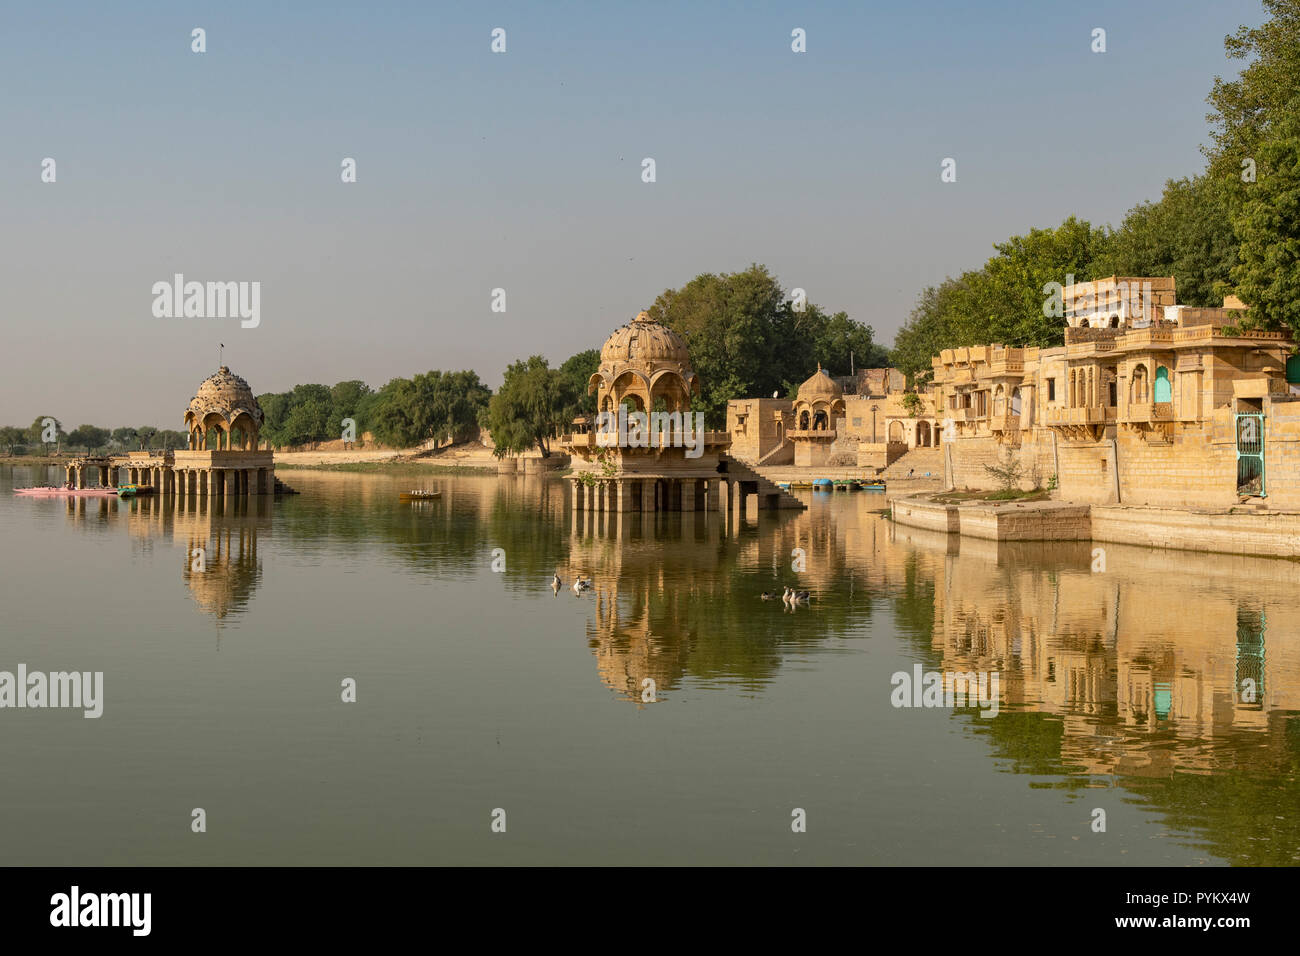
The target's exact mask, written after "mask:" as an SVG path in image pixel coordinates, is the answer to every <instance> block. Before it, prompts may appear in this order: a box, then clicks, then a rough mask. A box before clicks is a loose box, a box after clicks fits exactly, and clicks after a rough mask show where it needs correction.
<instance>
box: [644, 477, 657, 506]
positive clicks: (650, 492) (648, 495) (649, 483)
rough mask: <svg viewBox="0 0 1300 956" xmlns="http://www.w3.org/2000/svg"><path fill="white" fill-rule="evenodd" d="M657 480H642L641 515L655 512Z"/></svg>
mask: <svg viewBox="0 0 1300 956" xmlns="http://www.w3.org/2000/svg"><path fill="white" fill-rule="evenodd" d="M655 484H656V482H655V480H654V479H653V478H642V479H641V513H642V514H652V513H653V512H654V510H655Z"/></svg>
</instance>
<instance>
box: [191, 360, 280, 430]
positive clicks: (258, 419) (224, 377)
mask: <svg viewBox="0 0 1300 956" xmlns="http://www.w3.org/2000/svg"><path fill="white" fill-rule="evenodd" d="M214 413H215V414H217V415H220V416H221V417H222V418H224V419H225V420H226V421H227V422H233V421H234V420H235V418H236V417H238V416H239V415H244V414H246V415H248V417H249V418H251V419H252V420H253V421H254V422H255V423H256V424H257V426H258V428H261V426H262V406H261V405H259V404H258V403H257V398H256V397H255V396H254V395H253V390H252V389H251V388H249V387H248V383H247V382H245V381H244V380H243V379H242V378H240V377H239V376H238V375H236V374H235V373H234V372H232V371H230V369H229V367H227V366H225V365H223V366H221V368H219V369H217V373H216V374H215V375H210V376H209V377H208V378H206V379H204V380H203V384H201V385H200V386H199V390H198V391H197V392H195V393H194V397H193V398H192V399H190V407H189V408H188V409H186V412H185V419H186V421H197V422H202V421H203V420H204V419H206V418H207V416H209V415H211V414H214Z"/></svg>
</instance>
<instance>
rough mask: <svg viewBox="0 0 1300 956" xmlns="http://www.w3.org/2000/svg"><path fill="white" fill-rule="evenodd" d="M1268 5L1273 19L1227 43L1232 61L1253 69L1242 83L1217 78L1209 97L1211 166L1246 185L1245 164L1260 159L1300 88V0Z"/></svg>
mask: <svg viewBox="0 0 1300 956" xmlns="http://www.w3.org/2000/svg"><path fill="white" fill-rule="evenodd" d="M1263 4H1264V9H1265V10H1266V11H1267V12H1268V14H1269V19H1268V20H1265V21H1264V22H1263V23H1262V24H1260V25H1259V26H1257V27H1246V26H1241V27H1239V28H1238V29H1237V32H1236V33H1235V34H1234V35H1232V36H1228V37H1225V38H1224V41H1223V45H1224V49H1225V52H1226V53H1227V56H1228V58H1229V59H1232V60H1250V63H1249V65H1248V66H1247V67H1246V68H1245V69H1243V70H1242V71H1241V73H1240V75H1238V76H1237V78H1236V79H1232V80H1224V79H1223V78H1222V77H1219V76H1216V77H1215V78H1214V88H1213V90H1212V91H1211V92H1210V95H1209V97H1208V102H1209V103H1210V105H1211V107H1213V110H1212V112H1210V113H1209V115H1208V116H1206V119H1207V120H1208V121H1209V122H1210V124H1211V125H1212V127H1213V129H1212V130H1211V133H1210V136H1211V139H1212V141H1213V145H1212V146H1211V147H1208V148H1207V149H1206V150H1205V152H1206V154H1207V156H1208V157H1209V159H1210V163H1211V168H1212V169H1213V170H1214V171H1215V172H1216V173H1217V174H1218V176H1220V177H1222V178H1223V179H1225V180H1229V181H1230V180H1231V179H1232V178H1235V179H1236V180H1237V181H1238V182H1241V180H1240V175H1239V174H1240V171H1241V163H1242V161H1244V160H1246V159H1251V158H1256V159H1257V158H1258V157H1256V156H1255V152H1256V150H1257V149H1258V147H1259V146H1260V144H1262V143H1263V142H1264V141H1265V140H1267V139H1270V138H1272V137H1273V134H1274V131H1275V128H1276V127H1277V126H1278V125H1279V124H1280V123H1282V122H1284V121H1285V120H1286V119H1287V117H1288V115H1289V114H1290V111H1291V110H1293V109H1294V97H1295V92H1296V90H1297V89H1300V0H1263ZM1243 185H1245V184H1243ZM1247 191H1248V190H1247Z"/></svg>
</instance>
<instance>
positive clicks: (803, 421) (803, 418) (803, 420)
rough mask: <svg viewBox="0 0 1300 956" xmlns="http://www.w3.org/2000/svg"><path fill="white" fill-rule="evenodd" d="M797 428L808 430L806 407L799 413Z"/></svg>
mask: <svg viewBox="0 0 1300 956" xmlns="http://www.w3.org/2000/svg"><path fill="white" fill-rule="evenodd" d="M799 430H800V431H807V430H808V409H806V408H805V409H804V410H803V411H802V412H800V413H799Z"/></svg>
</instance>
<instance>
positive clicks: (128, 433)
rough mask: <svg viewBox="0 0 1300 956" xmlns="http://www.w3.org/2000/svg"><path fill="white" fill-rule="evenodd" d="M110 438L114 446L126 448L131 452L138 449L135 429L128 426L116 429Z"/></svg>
mask: <svg viewBox="0 0 1300 956" xmlns="http://www.w3.org/2000/svg"><path fill="white" fill-rule="evenodd" d="M110 437H111V438H112V440H113V444H115V445H117V447H119V448H125V449H127V450H128V451H130V450H133V449H134V448H135V447H136V441H137V438H136V434H135V429H134V428H130V427H126V426H124V427H122V428H114V429H113V433H112V435H111V436H110Z"/></svg>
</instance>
